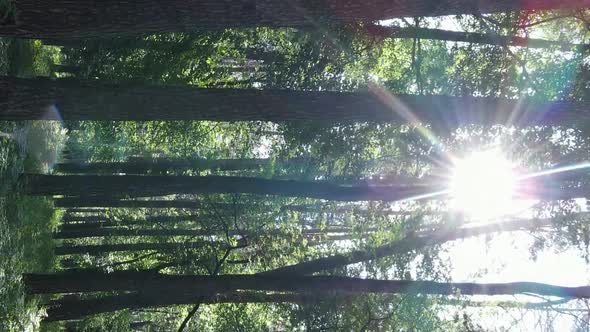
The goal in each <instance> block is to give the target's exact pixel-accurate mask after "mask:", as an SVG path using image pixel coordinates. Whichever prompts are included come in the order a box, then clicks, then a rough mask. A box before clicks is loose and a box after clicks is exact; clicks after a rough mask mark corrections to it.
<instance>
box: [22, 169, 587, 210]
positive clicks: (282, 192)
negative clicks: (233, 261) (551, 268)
mask: <svg viewBox="0 0 590 332" xmlns="http://www.w3.org/2000/svg"><path fill="white" fill-rule="evenodd" d="M21 180H22V182H23V186H24V192H25V193H26V194H28V195H33V196H41V195H66V196H85V197H91V196H98V197H108V196H111V195H118V196H121V195H122V196H126V197H150V196H164V195H171V194H222V193H227V194H255V195H276V196H284V197H308V198H317V199H325V200H332V201H351V202H352V201H387V202H394V201H400V200H405V199H416V200H417V199H433V198H441V197H445V195H447V194H448V188H446V185H445V184H444V183H442V182H441V183H432V182H422V181H421V180H420V179H416V182H415V184H413V185H412V184H405V183H404V184H400V185H377V186H374V185H369V184H361V185H353V186H344V185H337V184H333V183H331V182H329V181H296V180H272V179H264V178H255V177H238V176H142V175H125V176H119V175H41V174H24V175H23V176H22V178H21ZM551 180H552V179H551V178H550V177H547V179H544V178H543V179H542V178H537V179H535V183H534V187H532V188H531V189H530V190H528V191H526V192H525V191H523V192H519V193H518V195H519V197H520V196H522V197H526V198H529V199H531V198H534V199H542V200H561V199H573V198H584V197H588V196H590V188H589V187H588V186H586V185H579V186H577V187H562V186H561V185H560V184H559V183H558V182H555V181H551ZM230 205H231V204H230ZM231 206H233V205H231Z"/></svg>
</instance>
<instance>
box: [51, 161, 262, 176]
mask: <svg viewBox="0 0 590 332" xmlns="http://www.w3.org/2000/svg"><path fill="white" fill-rule="evenodd" d="M270 163H271V160H270V159H214V160H209V159H183V160H173V159H164V158H160V159H142V158H133V159H131V160H129V161H126V162H92V163H71V162H70V163H58V164H57V165H56V166H55V167H54V170H56V171H58V172H60V173H70V174H93V173H94V174H96V173H125V174H150V173H151V174H165V172H166V171H170V170H187V169H192V170H217V171H236V170H246V169H260V168H262V167H264V166H268V165H270Z"/></svg>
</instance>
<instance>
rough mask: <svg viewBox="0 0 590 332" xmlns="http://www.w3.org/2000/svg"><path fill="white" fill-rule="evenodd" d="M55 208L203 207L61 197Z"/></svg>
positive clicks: (171, 202)
mask: <svg viewBox="0 0 590 332" xmlns="http://www.w3.org/2000/svg"><path fill="white" fill-rule="evenodd" d="M53 203H54V205H55V206H56V207H109V208H148V209H165V208H176V209H200V208H203V207H204V206H207V205H203V203H201V202H198V201H188V200H121V199H118V198H114V197H110V196H102V197H88V196H86V197H63V198H55V199H54V201H53Z"/></svg>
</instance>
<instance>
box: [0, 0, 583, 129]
mask: <svg viewBox="0 0 590 332" xmlns="http://www.w3.org/2000/svg"><path fill="white" fill-rule="evenodd" d="M589 1H590V0H589ZM50 105H55V106H56V108H57V109H58V110H59V113H60V115H61V117H62V118H63V119H65V120H138V121H139V120H141V121H144V120H210V121H275V122H285V121H306V120H308V121H318V122H323V123H326V124H334V123H350V122H394V123H412V124H415V123H418V122H422V123H429V124H431V126H432V128H433V130H435V131H437V130H445V131H448V129H449V128H454V127H456V126H460V125H465V124H481V125H493V124H512V125H516V126H531V125H541V124H542V125H567V126H575V125H579V124H580V122H583V123H584V122H585V118H587V113H588V112H587V110H588V109H589V108H590V107H589V106H588V105H589V104H588V102H584V101H579V102H578V101H576V102H574V101H554V102H539V101H532V100H526V99H523V100H512V99H498V98H484V97H450V96H414V95H396V96H393V95H391V94H389V92H387V91H385V90H382V89H380V88H378V87H374V88H371V90H370V92H358V93H344V92H330V91H287V90H256V89H225V88H224V89H214V88H210V89H203V88H193V87H186V86H184V87H181V86H150V85H139V84H131V83H120V84H106V83H102V82H99V81H79V80H74V79H57V80H56V79H48V78H35V79H20V78H13V77H0V120H35V119H41V118H44V117H45V116H46V115H47V112H48V107H49V106H50Z"/></svg>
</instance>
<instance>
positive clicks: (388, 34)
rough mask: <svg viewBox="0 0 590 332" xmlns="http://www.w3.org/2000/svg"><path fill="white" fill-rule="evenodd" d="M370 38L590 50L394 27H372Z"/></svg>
mask: <svg viewBox="0 0 590 332" xmlns="http://www.w3.org/2000/svg"><path fill="white" fill-rule="evenodd" d="M367 31H368V33H369V34H370V35H371V36H374V37H379V38H383V39H385V38H412V39H413V38H417V39H433V40H444V41H453V42H465V43H474V44H487V45H497V46H522V47H529V48H554V47H555V48H559V49H560V50H563V51H575V52H584V51H587V50H588V49H590V45H588V44H572V43H567V42H560V41H551V40H544V39H535V38H525V37H518V36H502V35H498V34H493V33H475V32H461V31H449V30H441V29H428V28H413V27H408V28H401V27H395V26H381V25H372V26H370V27H369V28H368V29H367Z"/></svg>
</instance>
